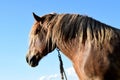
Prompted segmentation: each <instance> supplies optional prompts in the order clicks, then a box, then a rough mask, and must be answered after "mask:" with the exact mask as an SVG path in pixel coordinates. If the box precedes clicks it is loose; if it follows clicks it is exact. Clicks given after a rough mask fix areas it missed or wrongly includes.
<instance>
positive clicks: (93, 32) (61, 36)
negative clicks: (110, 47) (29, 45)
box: [43, 14, 120, 44]
mask: <svg viewBox="0 0 120 80" xmlns="http://www.w3.org/2000/svg"><path fill="white" fill-rule="evenodd" d="M48 15H51V14H48ZM48 15H45V16H48ZM53 15H54V16H52V17H48V18H50V19H46V20H49V21H47V24H45V25H44V24H43V26H48V27H47V28H50V30H49V34H48V35H47V37H48V38H47V39H50V38H49V37H50V36H51V37H52V42H53V43H56V42H58V41H59V42H62V41H70V40H71V39H74V38H76V37H79V42H80V43H84V42H85V41H86V40H88V41H94V42H95V44H102V43H103V42H105V41H107V42H109V41H111V40H112V38H118V37H120V33H118V29H115V28H113V27H111V26H109V25H106V24H104V23H101V22H99V21H97V20H95V19H93V18H91V17H88V16H84V15H79V14H53ZM45 16H43V17H45ZM118 34H119V35H118ZM48 41H49V40H48Z"/></svg>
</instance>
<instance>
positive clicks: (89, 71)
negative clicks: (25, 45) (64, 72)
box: [26, 13, 120, 80]
mask: <svg viewBox="0 0 120 80" xmlns="http://www.w3.org/2000/svg"><path fill="white" fill-rule="evenodd" d="M33 16H34V19H35V23H34V25H33V27H32V29H31V31H30V36H29V38H30V39H29V49H28V53H27V55H26V61H27V63H28V64H29V65H30V66H32V67H36V66H37V65H38V64H39V61H40V60H41V59H42V58H43V57H45V56H46V55H47V54H48V53H50V52H52V51H54V50H55V49H56V48H58V49H59V50H60V51H61V52H62V53H63V54H64V55H65V56H66V57H68V58H69V59H70V60H71V62H72V63H73V67H74V69H75V72H76V74H77V75H78V77H79V80H120V29H118V28H115V27H112V26H110V25H107V24H105V23H102V22H100V21H98V20H96V19H94V18H92V17H89V16H86V15H81V14H72V13H64V14H58V13H52V14H45V15H43V16H38V15H36V14H35V13H33Z"/></svg>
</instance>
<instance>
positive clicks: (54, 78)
mask: <svg viewBox="0 0 120 80" xmlns="http://www.w3.org/2000/svg"><path fill="white" fill-rule="evenodd" d="M65 71H66V75H67V78H68V80H78V78H77V75H76V73H75V71H74V68H73V67H70V68H67V69H65ZM60 78H61V77H60V74H59V73H58V74H51V75H46V76H41V77H40V78H39V80H60Z"/></svg>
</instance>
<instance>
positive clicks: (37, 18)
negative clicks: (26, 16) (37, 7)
mask: <svg viewBox="0 0 120 80" xmlns="http://www.w3.org/2000/svg"><path fill="white" fill-rule="evenodd" d="M33 17H34V18H35V20H36V21H38V22H39V21H41V20H42V18H41V17H39V16H38V15H36V14H35V13H34V12H33Z"/></svg>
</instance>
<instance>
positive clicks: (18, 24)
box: [0, 0, 120, 80]
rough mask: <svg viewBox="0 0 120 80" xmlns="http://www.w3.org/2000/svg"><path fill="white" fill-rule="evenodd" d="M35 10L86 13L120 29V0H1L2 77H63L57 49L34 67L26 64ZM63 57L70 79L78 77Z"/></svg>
mask: <svg viewBox="0 0 120 80" xmlns="http://www.w3.org/2000/svg"><path fill="white" fill-rule="evenodd" d="M32 12H35V13H36V14H38V15H44V14H47V13H51V12H56V13H77V14H83V15H88V16H90V17H93V18H95V19H97V20H99V21H101V22H103V23H106V24H109V25H111V26H113V27H116V28H120V0H114V1H113V0H99V1H98V0H90V1H88V0H81V1H80V0H41V1H40V0H34V1H33V0H31V1H30V0H1V1H0V80H47V78H49V80H60V77H59V61H58V58H57V52H56V51H54V52H52V53H50V54H49V55H48V56H46V57H45V58H43V60H41V62H40V63H39V66H37V67H35V68H31V67H30V66H29V65H28V64H27V63H26V60H25V56H26V52H27V48H28V35H29V31H30V29H31V27H32V25H33V22H34V19H33V16H32ZM62 57H63V61H64V67H65V69H66V71H67V74H68V76H69V79H68V80H76V79H77V78H76V76H75V75H74V72H73V68H72V63H71V62H70V60H69V59H68V58H66V57H65V56H64V55H62ZM72 73H73V74H72ZM46 77H47V78H46Z"/></svg>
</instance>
